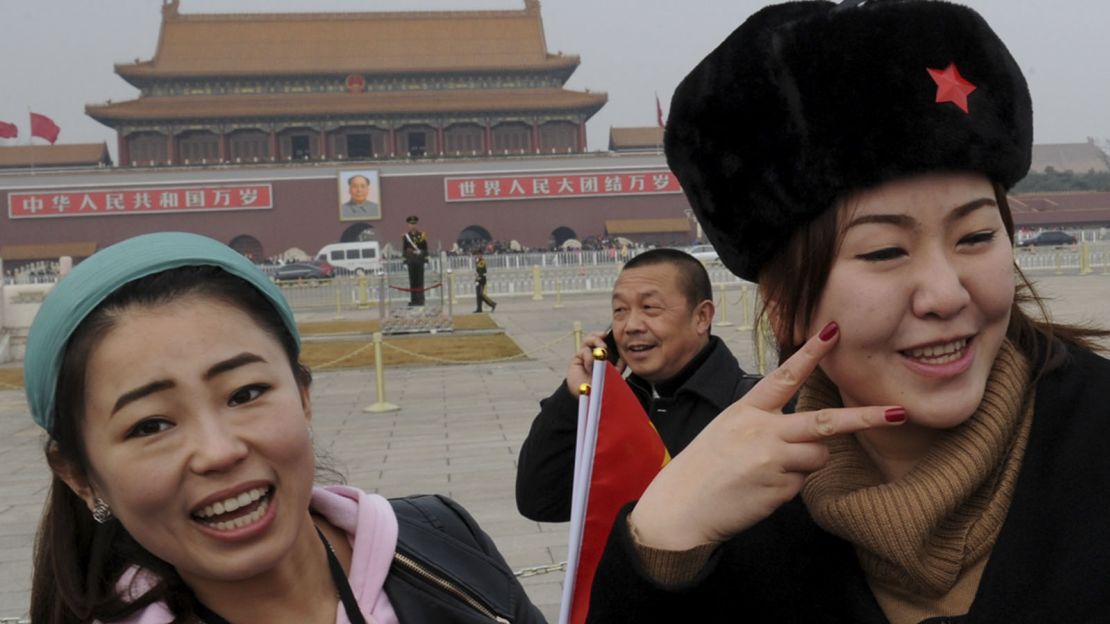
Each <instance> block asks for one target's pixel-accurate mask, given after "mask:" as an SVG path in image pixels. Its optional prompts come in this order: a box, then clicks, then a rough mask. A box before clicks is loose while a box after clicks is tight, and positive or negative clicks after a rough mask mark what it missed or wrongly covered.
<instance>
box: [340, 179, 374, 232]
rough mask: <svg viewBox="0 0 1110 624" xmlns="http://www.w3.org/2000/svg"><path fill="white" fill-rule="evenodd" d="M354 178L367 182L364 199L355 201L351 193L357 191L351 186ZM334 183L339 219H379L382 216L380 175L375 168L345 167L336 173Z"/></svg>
mask: <svg viewBox="0 0 1110 624" xmlns="http://www.w3.org/2000/svg"><path fill="white" fill-rule="evenodd" d="M354 178H364V179H365V180H366V181H367V183H368V184H369V189H368V191H367V195H366V199H365V200H363V201H362V202H355V201H354V199H353V198H352V193H357V192H358V191H357V190H356V189H354V188H353V187H352V180H353V179H354ZM336 183H337V184H338V188H339V204H338V209H339V220H340V221H381V218H382V187H381V177H380V176H379V175H378V170H377V169H347V170H343V171H339V172H338V173H337V174H336ZM356 184H357V181H356Z"/></svg>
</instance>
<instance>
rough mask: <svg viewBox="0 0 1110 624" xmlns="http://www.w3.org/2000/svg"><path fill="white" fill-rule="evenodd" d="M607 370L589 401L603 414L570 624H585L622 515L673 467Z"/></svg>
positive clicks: (612, 369) (642, 415)
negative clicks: (611, 535)
mask: <svg viewBox="0 0 1110 624" xmlns="http://www.w3.org/2000/svg"><path fill="white" fill-rule="evenodd" d="M602 364H604V365H605V373H604V381H603V382H602V383H601V384H597V383H595V384H594V388H593V391H592V393H591V395H590V400H591V402H593V401H594V400H596V399H595V397H597V396H598V395H600V397H599V400H600V410H599V416H598V419H597V438H596V442H595V445H594V456H593V470H592V471H591V473H590V481H589V483H590V486H589V493H588V494H587V502H586V509H585V523H584V527H583V530H582V541H581V547H580V549H579V551H578V558H577V560H578V568H577V570H575V571H573V574H574V589H573V591H574V597H573V601H572V604H571V606H570V613H569V615H570V618H569V621H570V622H572V623H573V624H581V623H583V622H585V621H586V612H587V611H588V610H589V606H590V586H591V585H592V584H593V580H594V574H595V572H596V571H597V564H598V562H599V561H601V554H602V552H604V550H605V542H606V541H607V540H608V539H609V532H610V530H612V528H613V523H614V522H615V521H616V518H617V512H619V511H620V509H621V507H623V506H624V505H626V504H628V503H630V502H632V501H634V500H637V499H639V498H640V496H641V495H642V494H643V493H644V490H646V489H647V486H648V484H650V483H651V480H652V479H654V478H655V475H656V474H658V473H659V471H660V470H661V469H662V468H663V466H665V465H666V464H667V462H668V461H670V454H668V453H667V447H666V446H664V445H663V440H662V439H661V438H660V437H659V433H658V432H657V431H656V430H655V427H654V426H653V425H652V424H651V421H650V420H648V416H647V414H646V413H644V409H643V407H641V406H640V402H639V401H638V400H636V395H634V394H632V389H631V388H629V387H628V384H626V383H625V382H624V380H623V379H622V378H621V375H620V373H619V372H618V371H617V369H616V368H615V367H614V366H613V365H612V364H609V363H608V362H594V366H595V369H596V367H598V366H600V365H602ZM596 379H597V377H595V380H596ZM587 435H589V432H588V431H587ZM573 521H574V519H573V518H572V522H573ZM567 573H568V574H571V573H572V571H570V570H568V571H567Z"/></svg>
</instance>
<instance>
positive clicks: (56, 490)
mask: <svg viewBox="0 0 1110 624" xmlns="http://www.w3.org/2000/svg"><path fill="white" fill-rule="evenodd" d="M299 353H300V338H299V336H298V333H297V327H296V324H295V322H294V319H293V314H292V311H291V310H290V308H289V305H288V303H287V302H286V301H285V298H284V297H283V296H282V294H281V292H280V291H279V290H278V289H277V288H276V287H275V286H274V285H273V283H272V282H271V281H270V280H269V279H268V278H267V277H266V276H265V275H264V274H263V273H262V272H261V271H259V270H258V268H257V267H255V266H254V265H253V264H251V263H250V261H248V260H247V259H246V258H244V257H242V256H241V255H239V254H238V253H236V252H235V251H233V250H231V249H230V248H228V247H227V246H225V245H223V244H221V243H218V242H216V241H214V240H211V239H208V238H205V237H202V236H196V235H193V234H183V233H160V234H150V235H146V236H140V237H137V238H133V239H130V240H127V241H124V242H122V243H119V244H117V245H114V246H112V247H109V248H107V249H104V250H103V251H100V252H98V253H96V254H94V255H93V256H92V257H90V258H89V259H87V260H85V261H84V262H82V263H81V264H79V265H78V266H77V267H76V268H75V269H74V270H73V271H72V272H71V273H70V274H69V275H68V276H67V277H66V278H64V279H63V280H62V281H61V282H59V283H58V285H57V286H55V288H54V290H53V291H52V292H51V293H50V294H49V296H48V297H47V298H46V300H45V301H44V303H43V306H42V308H41V310H40V311H39V313H38V315H37V316H36V317H35V320H34V323H33V324H32V327H31V332H30V334H29V336H28V342H27V356H26V360H25V366H24V377H25V380H26V387H27V398H28V403H29V405H30V409H31V414H32V417H33V418H34V420H35V422H36V423H37V424H39V425H40V426H41V427H43V428H44V429H45V430H46V431H47V432H48V434H49V439H48V442H47V445H46V456H47V461H48V462H49V464H50V466H51V468H52V469H53V471H54V482H53V484H52V486H51V491H50V494H49V499H48V501H47V504H46V510H45V512H44V517H43V520H42V524H41V526H40V529H39V536H38V542H37V544H36V549H35V570H34V581H33V587H32V598H31V601H32V605H31V617H32V620H33V621H34V622H35V624H60V623H70V622H82V623H83V622H129V623H135V624H163V623H169V622H204V623H205V624H220V623H223V622H268V623H269V622H295V623H298V624H300V623H311V622H321V623H324V622H326V623H328V624H330V623H332V622H337V623H347V622H350V623H352V624H355V623H358V622H373V623H377V624H387V623H395V622H401V623H405V622H460V623H464V622H465V623H469V622H489V621H512V622H542V621H543V618H542V616H541V615H540V614H539V612H538V611H537V610H536V609H535V607H534V606H532V604H531V603H530V602H529V601H528V599H527V597H526V596H525V595H524V592H523V589H522V588H521V587H520V585H519V583H518V582H517V581H516V580H515V578H514V577H513V575H512V572H511V571H510V570H509V569H508V568H507V566H506V564H505V562H504V559H503V558H502V557H501V556H500V554H499V553H498V552H497V550H496V547H495V546H494V545H493V542H492V541H491V540H490V539H489V537H488V536H487V535H485V533H483V532H482V531H481V529H480V528H478V526H477V525H476V523H475V522H474V520H473V519H472V518H471V517H470V516H469V515H468V514H467V513H466V512H465V511H464V510H463V509H462V508H461V507H459V506H458V505H457V504H455V503H453V502H451V501H449V500H447V499H444V498H441V497H431V496H424V497H408V498H403V499H394V500H386V499H385V498H382V497H380V496H378V495H373V494H367V493H365V492H362V491H361V490H358V489H356V488H353V487H347V486H328V487H320V486H317V485H315V484H314V474H315V457H314V453H313V447H312V437H311V431H310V424H311V419H312V402H311V399H310V396H309V385H310V383H311V374H310V373H309V371H308V369H306V368H305V367H304V366H303V365H302V364H300V362H299V360H298V356H299ZM429 553H435V555H434V556H431V555H429ZM427 574H430V575H431V576H432V577H435V578H436V579H437V580H435V581H429V580H427V577H426V576H425V575H427ZM445 584H446V585H448V586H450V589H444V585H445Z"/></svg>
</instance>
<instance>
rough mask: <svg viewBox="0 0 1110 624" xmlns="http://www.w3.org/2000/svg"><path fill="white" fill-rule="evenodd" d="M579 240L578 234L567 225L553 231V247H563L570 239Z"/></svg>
mask: <svg viewBox="0 0 1110 624" xmlns="http://www.w3.org/2000/svg"><path fill="white" fill-rule="evenodd" d="M572 238H573V239H577V238H578V234H577V233H576V232H575V231H574V230H572V229H570V228H568V227H567V226H565V225H561V226H559V227H557V228H555V229H554V230H552V231H551V242H552V245H551V246H552V247H562V246H563V243H565V242H567V241H568V240H570V239H572Z"/></svg>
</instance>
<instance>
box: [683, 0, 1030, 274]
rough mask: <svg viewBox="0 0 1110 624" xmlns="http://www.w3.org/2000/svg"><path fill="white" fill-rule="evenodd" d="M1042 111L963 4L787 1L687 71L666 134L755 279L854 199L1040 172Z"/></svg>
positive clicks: (733, 257) (710, 218)
mask: <svg viewBox="0 0 1110 624" xmlns="http://www.w3.org/2000/svg"><path fill="white" fill-rule="evenodd" d="M1032 110H1033V109H1032V103H1031V101H1030V97H1029V89H1028V87H1027V86H1026V82H1025V78H1024V77H1023V76H1022V74H1021V70H1020V68H1019V67H1018V64H1017V63H1016V62H1015V61H1014V58H1013V57H1012V56H1011V55H1010V52H1009V51H1008V50H1007V49H1006V46H1005V45H1004V44H1003V43H1002V41H1001V40H999V38H998V36H997V35H996V34H995V33H994V32H993V31H992V30H991V28H990V27H989V26H988V25H987V23H986V22H985V21H984V20H983V18H982V17H980V16H979V14H977V13H976V12H975V11H973V10H971V9H969V8H967V7H965V6H961V5H958V4H953V3H950V2H943V1H938V0H870V1H869V2H862V3H861V0H847V1H845V2H843V3H841V4H839V5H838V4H836V3H833V2H813V1H808V2H787V3H785V4H776V5H772V6H768V7H766V8H764V9H762V10H760V11H758V12H757V13H755V14H754V15H752V16H751V17H749V18H748V19H747V20H746V21H745V22H744V23H743V24H741V25H740V27H739V28H737V29H736V30H735V31H733V33H732V34H731V35H729V36H728V38H726V39H725V41H724V42H723V43H721V44H720V46H718V47H717V49H715V50H714V51H713V52H711V53H710V54H709V55H708V56H707V57H706V58H705V59H704V60H702V61H701V62H700V63H699V64H698V65H697V67H695V68H694V69H693V70H692V71H691V72H690V74H689V75H688V76H686V78H685V79H683V81H682V82H681V84H679V86H678V88H677V89H676V91H675V93H674V97H673V98H672V100H671V112H670V117H669V119H668V121H667V126H666V132H665V139H664V143H665V148H666V155H667V163H668V165H669V166H670V168H671V170H672V171H674V173H675V176H676V177H677V178H678V180H679V182H680V183H681V184H682V188H683V191H684V192H685V193H686V197H687V199H688V200H689V202H690V205H691V206H692V207H693V209H694V212H695V213H696V214H697V217H698V221H700V222H701V225H702V227H703V229H704V230H705V233H706V235H707V236H708V238H709V242H711V243H713V247H714V248H715V249H716V250H717V252H718V253H719V254H720V256H721V261H722V262H723V263H724V264H725V265H726V266H727V267H728V268H729V269H730V270H732V272H733V273H735V274H737V275H739V276H740V277H743V278H744V279H747V280H753V281H754V280H756V279H758V277H759V272H760V269H762V268H763V266H764V265H765V264H766V262H767V261H768V260H770V259H771V258H772V257H774V255H775V254H776V253H777V252H779V251H780V250H782V249H783V247H784V246H785V245H786V243H787V242H788V241H789V240H790V238H791V236H792V235H793V234H794V232H796V231H797V230H798V229H799V228H801V227H802V226H804V225H806V224H808V223H809V222H810V221H812V220H813V219H814V218H815V217H817V216H818V215H819V214H821V213H822V212H824V211H825V210H827V209H829V208H831V207H833V206H834V205H836V202H837V201H838V200H840V199H842V198H844V197H845V196H847V195H848V194H850V193H852V192H858V191H861V190H864V189H868V188H873V187H875V186H877V185H880V184H882V183H884V182H888V181H891V180H894V179H897V178H902V177H908V176H913V175H917V174H923V173H928V172H934V171H937V172H939V171H952V172H972V173H981V174H983V175H984V176H986V177H987V178H988V179H989V180H991V181H992V182H995V183H998V184H1000V185H1001V186H1003V187H1004V188H1007V189H1008V188H1010V187H1011V186H1013V185H1014V184H1015V183H1016V182H1017V181H1018V180H1020V179H1021V178H1023V177H1024V176H1025V174H1026V172H1028V170H1029V163H1030V160H1031V156H1032V145H1033V113H1032Z"/></svg>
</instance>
